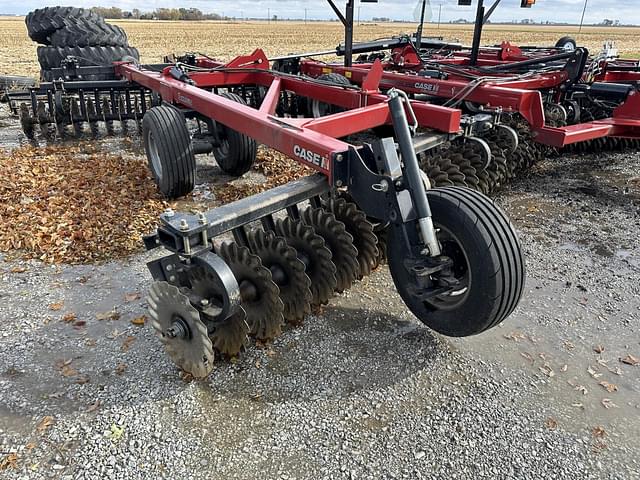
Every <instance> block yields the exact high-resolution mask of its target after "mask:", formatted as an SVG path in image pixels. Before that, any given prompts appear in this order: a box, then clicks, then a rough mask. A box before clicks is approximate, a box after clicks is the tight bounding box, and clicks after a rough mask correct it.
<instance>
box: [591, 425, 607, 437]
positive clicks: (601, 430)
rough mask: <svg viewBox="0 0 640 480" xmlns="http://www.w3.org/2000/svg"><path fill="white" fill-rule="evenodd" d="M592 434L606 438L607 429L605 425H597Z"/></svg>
mask: <svg viewBox="0 0 640 480" xmlns="http://www.w3.org/2000/svg"><path fill="white" fill-rule="evenodd" d="M591 434H592V435H593V436H594V437H596V438H604V437H605V436H606V435H607V432H606V431H605V429H604V427H602V426H597V427H593V430H591Z"/></svg>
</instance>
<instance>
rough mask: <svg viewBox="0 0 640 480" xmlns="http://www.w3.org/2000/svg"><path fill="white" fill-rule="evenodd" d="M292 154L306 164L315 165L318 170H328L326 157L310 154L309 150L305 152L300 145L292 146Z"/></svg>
mask: <svg viewBox="0 0 640 480" xmlns="http://www.w3.org/2000/svg"><path fill="white" fill-rule="evenodd" d="M293 154H294V155H295V156H296V157H298V158H299V159H301V160H304V161H305V162H307V163H312V164H313V165H317V166H319V167H320V168H323V169H325V170H328V169H329V159H327V157H323V156H322V155H320V154H319V153H315V152H312V151H311V150H307V149H306V148H304V147H301V146H300V145H294V146H293Z"/></svg>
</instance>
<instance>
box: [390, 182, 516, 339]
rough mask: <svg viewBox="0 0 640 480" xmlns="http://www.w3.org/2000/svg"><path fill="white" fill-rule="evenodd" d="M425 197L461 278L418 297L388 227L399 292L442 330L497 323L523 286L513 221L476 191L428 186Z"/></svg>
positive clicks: (398, 240) (460, 332) (456, 332)
mask: <svg viewBox="0 0 640 480" xmlns="http://www.w3.org/2000/svg"><path fill="white" fill-rule="evenodd" d="M427 197H428V199H429V203H430V205H431V210H432V213H433V222H434V225H435V227H436V229H437V231H438V240H439V242H440V245H441V248H442V253H443V255H445V256H447V257H449V258H450V259H451V260H452V261H453V267H452V270H453V275H454V277H455V278H456V279H457V281H458V282H459V283H458V284H457V285H455V286H454V290H453V291H450V292H449V293H447V294H443V295H438V296H434V297H430V298H427V299H424V298H421V297H420V296H419V291H420V287H419V286H418V285H417V280H416V273H415V272H414V271H412V270H410V269H409V268H408V267H407V266H406V263H405V260H406V258H407V253H408V252H406V249H407V248H408V247H406V242H405V241H404V239H403V237H402V232H401V230H399V229H398V228H393V226H391V228H390V240H389V248H388V249H387V255H388V262H389V269H390V271H391V275H392V277H393V281H394V283H395V285H396V288H397V290H398V293H399V294H400V296H401V297H402V299H403V300H404V302H405V304H406V305H407V307H409V309H410V310H411V311H412V312H413V314H414V315H415V316H416V317H418V319H419V320H420V321H421V322H423V323H424V324H425V325H427V326H428V327H429V328H432V329H433V330H435V331H437V332H439V333H441V334H444V335H448V336H452V337H464V336H469V335H475V334H478V333H481V332H484V331H485V330H488V329H490V328H492V327H495V326H496V325H498V324H499V323H500V322H502V321H503V320H504V319H505V318H506V317H507V316H508V315H509V314H510V313H511V312H512V311H513V310H514V309H515V307H516V305H517V304H518V302H519V300H520V297H521V296H522V291H523V288H524V281H525V266H524V259H523V256H522V251H521V248H520V244H519V242H518V238H517V237H516V233H515V231H514V229H513V226H512V225H511V223H510V222H509V220H508V218H507V217H506V215H505V214H504V213H503V212H502V211H501V210H500V209H499V208H498V207H497V206H496V205H495V204H494V203H493V202H492V201H491V200H489V199H488V198H487V197H485V196H484V195H482V194H481V193H479V192H476V191H474V190H470V189H467V188H460V187H446V188H441V189H433V190H429V191H427ZM434 280H435V278H434Z"/></svg>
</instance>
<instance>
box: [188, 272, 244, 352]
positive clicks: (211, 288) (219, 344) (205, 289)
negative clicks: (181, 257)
mask: <svg viewBox="0 0 640 480" xmlns="http://www.w3.org/2000/svg"><path fill="white" fill-rule="evenodd" d="M188 279H189V283H190V284H191V292H192V293H193V294H195V298H198V299H205V300H206V302H207V304H206V308H203V309H202V313H201V316H202V319H203V320H204V322H205V324H206V325H207V329H208V331H209V337H210V338H211V341H212V342H213V346H214V348H215V349H216V350H217V351H218V352H220V353H221V354H223V355H226V356H228V357H234V356H236V355H238V354H239V353H240V352H241V351H242V350H243V348H244V347H245V346H246V345H247V343H248V341H249V338H248V337H247V335H248V334H249V326H248V325H247V322H246V320H245V317H246V314H245V312H244V310H243V309H242V308H240V309H239V310H238V311H237V312H236V313H234V314H233V315H231V316H230V317H227V318H220V314H221V311H222V308H221V306H220V300H219V298H221V297H222V292H221V289H222V288H224V286H223V285H222V284H221V283H219V282H218V280H217V279H216V277H215V276H213V275H212V274H211V273H210V272H208V271H206V270H205V269H203V268H193V269H191V270H190V271H189V277H188ZM216 302H217V303H218V304H217V305H216ZM203 307H204V306H203Z"/></svg>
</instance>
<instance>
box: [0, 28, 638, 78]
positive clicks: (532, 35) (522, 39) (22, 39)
mask: <svg viewBox="0 0 640 480" xmlns="http://www.w3.org/2000/svg"><path fill="white" fill-rule="evenodd" d="M114 23H116V24H118V25H120V26H121V27H123V28H124V29H125V30H126V31H127V34H128V35H129V42H130V44H131V45H133V46H135V47H137V48H138V49H139V50H140V54H141V56H142V61H143V62H157V61H159V60H160V59H161V58H162V57H163V56H164V55H166V54H167V53H171V52H185V51H188V52H193V51H195V52H202V53H206V54H207V55H210V56H213V57H217V58H221V59H230V58H232V57H234V56H236V55H240V54H245V53H250V52H251V51H253V50H254V49H256V48H258V47H259V48H263V49H264V50H265V51H266V52H267V54H268V55H271V56H274V55H282V54H287V53H291V52H296V53H298V52H309V51H316V50H327V49H331V48H333V47H335V46H336V45H337V44H338V43H340V42H341V41H342V39H343V31H342V28H341V25H339V24H338V23H337V22H314V23H312V24H311V23H310V24H307V25H305V24H304V23H302V22H277V23H264V22H263V23H259V22H236V23H231V22H165V21H139V20H131V21H126V20H125V21H116V22H114ZM310 26H312V27H313V28H310ZM414 30H415V24H408V23H407V24H403V23H379V24H373V23H366V24H365V23H363V24H362V25H360V26H358V27H357V28H356V32H355V38H356V40H371V39H375V38H380V37H388V36H391V35H398V34H400V33H410V32H412V31H414ZM472 30H473V28H472V26H471V25H448V24H447V25H442V26H441V27H440V30H438V29H437V27H436V25H430V26H429V27H428V28H427V32H428V34H429V35H437V36H443V37H445V38H448V39H458V40H460V41H461V42H465V43H470V42H471V37H472ZM567 34H570V35H574V36H577V27H557V26H552V27H546V26H525V25H522V26H518V25H490V26H488V27H487V28H486V30H485V33H484V36H483V43H485V44H496V43H500V42H502V41H503V40H510V41H512V42H515V43H520V44H528V45H532V44H534V45H538V44H539V45H549V44H554V43H555V42H556V40H557V39H558V38H560V37H562V36H564V35H567ZM638 35H640V28H606V27H586V28H584V29H583V31H582V33H581V34H580V35H579V36H577V39H578V41H579V43H580V44H582V45H585V46H586V47H588V48H589V49H590V50H592V51H597V50H599V49H600V48H601V46H602V43H603V42H604V41H605V40H614V41H615V42H616V45H617V47H618V49H619V50H620V52H621V53H622V54H623V55H625V56H633V55H634V54H636V53H638V44H637V38H638ZM0 45H3V52H4V55H3V56H2V58H0V75H1V74H15V75H30V76H34V77H37V76H38V72H39V67H38V62H37V59H36V44H35V43H34V42H32V41H31V40H30V39H29V37H28V36H27V31H26V27H25V25H24V20H23V19H22V18H21V17H0ZM5 47H7V48H5Z"/></svg>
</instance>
